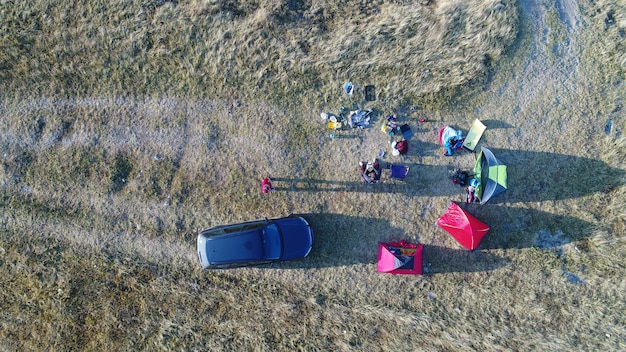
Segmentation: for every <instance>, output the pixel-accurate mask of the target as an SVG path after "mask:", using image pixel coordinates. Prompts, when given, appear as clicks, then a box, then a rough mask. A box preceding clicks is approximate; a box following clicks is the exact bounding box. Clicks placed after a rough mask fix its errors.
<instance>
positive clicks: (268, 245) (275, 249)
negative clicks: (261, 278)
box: [261, 224, 283, 260]
mask: <svg viewBox="0 0 626 352" xmlns="http://www.w3.org/2000/svg"><path fill="white" fill-rule="evenodd" d="M261 235H262V236H263V254H264V256H265V259H269V260H277V259H280V255H281V252H282V250H283V245H282V241H281V239H280V232H279V230H278V226H276V224H269V225H267V226H266V227H265V228H264V229H263V232H262V234H261Z"/></svg>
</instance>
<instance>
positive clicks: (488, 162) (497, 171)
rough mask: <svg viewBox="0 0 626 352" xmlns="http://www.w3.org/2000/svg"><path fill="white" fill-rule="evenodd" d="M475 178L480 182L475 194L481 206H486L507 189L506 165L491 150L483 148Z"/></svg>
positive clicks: (475, 169) (477, 163)
mask: <svg viewBox="0 0 626 352" xmlns="http://www.w3.org/2000/svg"><path fill="white" fill-rule="evenodd" d="M474 178H476V179H477V180H479V181H480V185H479V186H478V187H476V193H475V194H476V196H477V197H478V199H480V204H485V203H487V201H488V200H489V199H491V197H493V196H495V195H496V194H499V193H502V192H504V190H505V189H506V188H507V181H506V165H504V164H503V163H502V162H500V160H498V159H496V157H495V155H493V153H492V152H491V150H489V149H487V148H484V147H481V148H480V153H479V154H478V159H477V160H476V165H475V166H474Z"/></svg>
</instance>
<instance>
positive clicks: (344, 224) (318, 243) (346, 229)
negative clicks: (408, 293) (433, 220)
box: [268, 213, 509, 274]
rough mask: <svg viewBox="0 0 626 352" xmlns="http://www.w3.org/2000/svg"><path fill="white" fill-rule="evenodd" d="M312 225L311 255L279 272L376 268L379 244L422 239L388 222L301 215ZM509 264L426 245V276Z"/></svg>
mask: <svg viewBox="0 0 626 352" xmlns="http://www.w3.org/2000/svg"><path fill="white" fill-rule="evenodd" d="M298 215H300V216H302V217H304V218H305V219H307V221H308V222H309V224H310V225H311V228H312V229H313V234H314V237H315V240H314V243H313V248H312V250H311V253H310V254H309V255H308V256H307V257H306V258H303V259H299V260H292V261H287V262H282V263H274V264H273V265H271V266H268V267H269V268H275V269H296V268H297V269H310V268H326V267H341V266H350V265H355V264H374V263H376V261H377V255H378V243H379V242H391V241H399V240H402V239H406V240H407V241H409V242H411V243H416V244H417V243H419V242H420V239H419V237H414V238H408V237H407V236H406V234H405V233H404V230H402V229H400V228H396V227H393V226H391V225H390V223H389V221H388V220H383V219H375V218H369V217H363V216H348V215H341V214H330V213H307V214H298ZM508 263H509V260H508V259H507V258H503V257H500V256H498V255H495V254H492V253H488V252H486V251H481V250H475V251H472V252H469V251H466V250H462V249H450V248H445V247H440V246H433V245H424V250H423V267H424V269H425V272H424V273H425V274H436V273H446V272H476V271H489V270H494V269H497V268H499V267H503V266H505V265H507V264H508Z"/></svg>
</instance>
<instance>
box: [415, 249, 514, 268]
mask: <svg viewBox="0 0 626 352" xmlns="http://www.w3.org/2000/svg"><path fill="white" fill-rule="evenodd" d="M510 262H511V260H510V259H509V258H505V257H501V256H499V255H496V254H493V253H489V252H488V251H485V250H480V249H476V250H473V251H468V250H465V249H453V248H447V247H441V246H434V245H430V244H425V245H424V249H423V256H422V267H423V269H424V274H442V273H465V272H481V271H492V270H495V269H498V268H502V267H504V266H507V265H508V264H509V263H510Z"/></svg>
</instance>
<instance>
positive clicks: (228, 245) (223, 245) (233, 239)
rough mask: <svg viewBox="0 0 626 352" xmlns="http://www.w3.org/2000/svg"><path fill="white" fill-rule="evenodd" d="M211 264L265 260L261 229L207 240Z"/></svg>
mask: <svg viewBox="0 0 626 352" xmlns="http://www.w3.org/2000/svg"><path fill="white" fill-rule="evenodd" d="M206 255H207V258H208V261H209V263H210V264H228V263H237V262H245V261H254V260H262V259H263V243H262V237H261V233H260V228H256V229H253V230H250V231H246V232H242V233H238V234H233V233H230V234H224V235H218V236H212V237H208V238H207V239H206Z"/></svg>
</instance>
